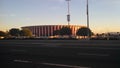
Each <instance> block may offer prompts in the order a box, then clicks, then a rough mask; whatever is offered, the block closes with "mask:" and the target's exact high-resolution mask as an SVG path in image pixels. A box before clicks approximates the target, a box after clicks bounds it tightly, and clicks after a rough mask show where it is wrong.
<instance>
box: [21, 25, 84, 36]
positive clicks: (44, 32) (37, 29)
mask: <svg viewBox="0 0 120 68" xmlns="http://www.w3.org/2000/svg"><path fill="white" fill-rule="evenodd" d="M65 26H68V25H40V26H25V27H22V29H23V28H28V29H30V30H31V31H32V33H33V35H34V36H35V37H53V36H54V34H53V32H54V31H56V30H59V29H61V28H62V27H65ZM81 27H85V26H80V25H70V28H71V29H72V36H76V32H77V30H78V29H79V28H81Z"/></svg>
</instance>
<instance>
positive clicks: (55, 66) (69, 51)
mask: <svg viewBox="0 0 120 68" xmlns="http://www.w3.org/2000/svg"><path fill="white" fill-rule="evenodd" d="M0 54H1V57H0V58H1V61H3V64H7V66H10V67H11V66H12V67H13V68H16V67H17V68H48V67H49V68H120V66H119V63H120V58H119V57H120V42H119V40H115V41H113V40H111V41H110V40H0ZM34 66H35V67H34ZM41 66H42V67H41ZM5 67H6V66H5Z"/></svg>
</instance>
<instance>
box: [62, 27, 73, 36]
mask: <svg viewBox="0 0 120 68" xmlns="http://www.w3.org/2000/svg"><path fill="white" fill-rule="evenodd" d="M60 35H72V30H71V29H70V27H62V28H61V29H60Z"/></svg>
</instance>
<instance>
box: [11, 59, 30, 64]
mask: <svg viewBox="0 0 120 68" xmlns="http://www.w3.org/2000/svg"><path fill="white" fill-rule="evenodd" d="M13 61H14V62H21V63H32V61H27V60H13Z"/></svg>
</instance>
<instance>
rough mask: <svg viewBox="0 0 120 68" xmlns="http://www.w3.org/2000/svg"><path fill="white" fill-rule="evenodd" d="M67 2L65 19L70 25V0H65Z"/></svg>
mask: <svg viewBox="0 0 120 68" xmlns="http://www.w3.org/2000/svg"><path fill="white" fill-rule="evenodd" d="M66 1H67V3H68V14H67V21H68V25H70V3H69V2H70V1H71V0H66Z"/></svg>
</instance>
